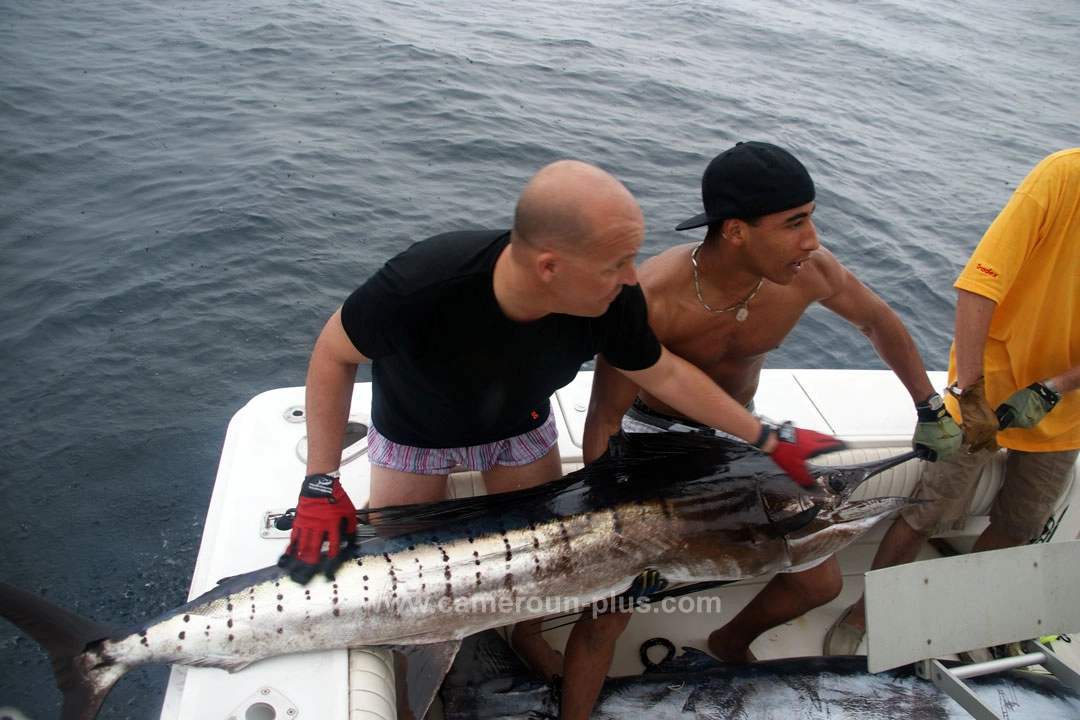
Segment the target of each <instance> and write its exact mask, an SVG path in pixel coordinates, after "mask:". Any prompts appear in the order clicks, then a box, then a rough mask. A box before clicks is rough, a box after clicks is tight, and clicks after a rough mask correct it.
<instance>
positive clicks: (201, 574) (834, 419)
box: [161, 370, 1080, 720]
mask: <svg viewBox="0 0 1080 720" xmlns="http://www.w3.org/2000/svg"><path fill="white" fill-rule="evenodd" d="M591 379H592V373H591V372H582V373H581V374H579V375H578V377H577V378H576V379H575V380H574V382H572V383H571V384H570V385H568V386H567V387H565V388H563V389H561V390H559V391H558V392H557V393H556V400H557V408H556V420H557V422H558V425H559V434H560V440H559V449H560V452H561V454H562V457H563V461H564V467H565V469H566V470H567V471H570V470H573V469H576V468H577V467H580V466H581V449H580V448H581V437H582V430H583V427H584V420H585V412H586V409H587V406H588V398H589V392H590V387H591ZM931 380H932V381H933V382H934V385H935V387H944V385H945V384H946V383H945V373H943V372H936V373H931ZM370 399H371V396H370V385H369V384H365V383H361V384H357V385H356V387H355V392H354V397H353V404H352V415H351V420H352V421H353V422H355V423H357V428H358V430H357V432H356V433H354V434H353V435H351V436H350V437H351V438H352V439H353V440H355V442H354V443H353V444H352V445H351V446H349V447H347V448H346V449H345V451H344V452H343V459H345V460H347V461H346V462H345V463H344V464H343V465H342V468H341V472H342V484H343V485H344V486H345V488H346V490H347V491H348V492H349V495H350V496H351V497H352V498H353V500H354V502H356V503H357V505H360V504H362V503H364V502H365V500H366V498H367V496H368V478H369V473H370V466H369V465H368V463H367V460H366V455H365V454H364V452H365V449H366V439H364V438H363V437H362V433H361V432H360V431H359V426H360V425H363V424H364V423H366V421H367V413H368V409H369V407H370ZM853 399H857V400H858V402H857V403H856V402H853ZM303 402H304V391H303V388H284V389H277V390H271V391H268V392H266V393H263V394H261V395H259V396H257V397H255V398H253V399H252V400H251V401H250V402H249V403H248V404H247V405H246V406H245V407H244V408H242V409H241V410H240V411H238V412H237V413H236V415H235V416H234V418H233V420H232V422H231V423H230V425H229V429H228V433H227V435H226V439H225V446H224V448H223V452H222V457H221V464H220V467H219V471H218V476H217V480H216V484H215V489H214V493H213V497H212V499H211V504H210V508H209V511H208V514H207V519H206V525H205V529H204V535H203V539H202V545H201V549H200V553H199V558H198V561H197V563H196V568H195V572H194V575H193V580H192V585H191V596H192V597H194V596H196V595H198V594H200V593H202V592H204V591H206V590H208V589H210V588H211V587H213V586H214V585H215V584H216V582H217V580H218V579H219V578H224V577H228V576H230V575H235V574H238V573H242V572H245V571H248V570H251V569H253V568H257V567H263V566H266V565H271V564H274V563H275V562H276V561H277V558H278V557H279V556H280V555H281V553H282V552H283V551H284V549H285V545H286V540H287V538H288V534H287V533H286V532H282V531H279V530H277V529H276V528H274V527H273V523H272V519H273V517H274V515H275V514H280V513H282V512H284V510H285V509H286V508H288V507H291V506H292V504H293V503H294V502H295V496H296V488H297V484H298V478H300V477H301V476H302V475H303V472H304V464H303V460H302V458H303V456H304V453H305V451H306V441H305V424H304V416H303ZM755 405H756V410H757V412H759V413H761V414H762V415H763V416H765V417H766V418H770V419H774V420H791V421H793V422H794V423H795V424H796V425H798V426H800V427H805V428H810V429H814V430H820V431H822V432H827V433H830V434H833V435H836V436H838V437H841V438H843V439H844V440H845V441H846V442H847V443H848V445H849V449H848V450H845V451H843V452H841V453H833V454H831V455H829V456H825V457H824V458H821V459H820V460H821V461H823V463H824V464H839V463H850V462H861V461H864V460H871V459H877V458H880V457H884V456H888V455H892V454H899V453H902V452H905V451H906V450H908V449H910V438H911V432H912V426H913V423H914V420H915V413H914V409H913V407H912V403H911V399H910V397H909V396H908V395H907V392H906V391H905V390H904V388H903V386H902V385H901V384H900V382H899V381H898V380H897V379H896V377H895V376H894V375H893V374H892V373H891V372H889V371H872V370H861V371H839V370H766V371H764V372H763V374H762V379H761V386H760V389H759V391H758V394H757V396H756V397H755ZM921 462H922V461H910V462H908V463H905V464H904V465H901V466H899V467H898V468H895V469H894V470H891V471H888V472H887V473H885V474H883V475H882V476H881V477H879V478H874V479H872V480H871V481H869V482H868V483H867V484H866V486H864V487H863V488H861V489H860V491H859V492H858V493H857V495H856V497H873V496H881V495H906V494H908V493H910V490H911V488H912V487H913V486H914V483H915V481H916V480H917V478H918V474H919V466H920V463H921ZM997 472H998V477H996V478H995V477H994V473H993V472H991V473H988V474H987V476H984V478H983V481H982V487H981V489H980V492H979V493H978V495H977V497H976V500H975V503H974V507H973V512H972V517H971V518H970V520H969V522H968V527H967V528H965V529H964V530H963V531H960V532H958V533H955V534H953V536H952V537H950V538H948V541H949V542H951V543H953V544H954V545H955V546H956V547H958V548H959V549H961V550H966V549H967V548H968V547H970V543H971V541H972V540H973V538H974V537H975V536H977V534H978V533H979V532H980V531H981V530H982V528H983V527H985V524H986V518H985V517H984V516H985V514H986V512H987V510H988V509H989V504H990V502H991V500H992V497H993V495H994V494H995V493H996V490H997V486H999V485H1000V476H999V475H1000V470H998V471H997ZM1075 479H1076V472H1075V471H1074V482H1073V487H1070V489H1069V491H1068V492H1067V494H1066V497H1065V498H1063V499H1062V501H1061V504H1060V506H1059V511H1058V513H1057V514H1058V521H1059V523H1058V526H1057V534H1056V535H1055V538H1054V539H1057V540H1060V539H1073V538H1077V537H1080V513H1073V516H1069V515H1067V514H1065V513H1064V512H1063V509H1064V508H1067V506H1068V503H1069V502H1071V499H1072V498H1073V496H1074V495H1076V494H1077V493H1078V492H1080V488H1078V487H1077V486H1078V485H1080V484H1078V483H1076V482H1075ZM478 491H479V492H482V484H480V483H479V478H478V475H477V474H475V473H467V472H462V473H457V474H456V475H455V477H454V479H453V482H452V484H451V487H450V488H449V490H448V492H449V493H450V494H451V495H462V494H471V493H475V492H478ZM887 522H888V521H885V522H883V523H880V524H879V525H878V526H877V527H875V528H874V529H873V530H871V531H870V532H869V533H868V534H867V535H866V536H864V537H863V538H862V539H861V540H859V541H858V542H856V543H855V544H853V545H851V546H850V547H848V548H846V549H845V550H843V551H841V552H840V553H839V554H838V556H837V557H838V559H839V561H840V566H841V569H842V572H843V574H844V589H843V591H842V593H841V594H840V596H839V597H838V598H837V599H835V600H834V601H833V602H831V603H829V604H827V605H825V606H824V607H821V608H817V609H815V610H813V611H811V612H809V613H807V614H806V615H805V616H803V617H800V618H798V619H797V620H795V621H793V622H791V623H788V624H787V625H785V626H783V627H780V628H776V629H774V630H773V631H771V632H768V633H766V634H765V635H763V636H762V637H760V638H758V640H757V641H756V642H755V643H754V645H753V646H752V648H751V649H752V651H753V652H754V653H755V654H756V655H757V657H758V658H759V659H761V660H766V659H773V658H787V657H804V656H813V655H819V654H820V653H821V644H822V639H823V637H824V633H825V631H826V629H827V628H828V627H829V625H830V624H831V623H832V622H833V620H834V619H835V618H836V617H837V616H838V615H839V613H840V612H841V611H842V610H843V608H845V607H846V606H847V605H848V604H850V603H851V602H853V601H854V600H855V599H856V598H857V597H858V596H859V595H860V594H861V593H862V589H863V574H864V573H865V572H866V571H867V570H868V569H869V566H870V560H871V558H872V557H873V554H874V551H875V548H876V544H877V541H878V540H879V539H880V537H881V535H882V534H883V533H884V530H885V526H887ZM936 554H937V551H936V550H934V549H933V548H930V549H928V550H927V551H926V552H925V553H924V557H933V556H935V555H936ZM769 578H770V576H763V577H759V578H753V579H749V580H745V581H741V582H738V583H735V584H732V585H728V586H725V587H723V588H719V589H717V590H713V591H711V592H709V593H701V594H697V595H692V596H685V597H684V598H680V599H679V600H680V604H679V605H678V609H679V610H680V611H679V612H672V613H665V612H650V613H639V614H636V615H635V617H634V618H633V619H632V620H631V623H630V626H629V628H628V630H627V631H626V632H625V633H624V634H623V635H622V637H621V638H620V640H619V643H618V646H617V652H616V657H615V661H614V663H613V666H612V669H611V673H610V674H612V675H633V674H638V673H640V672H641V671H642V669H643V665H642V663H641V661H640V658H639V649H640V647H641V644H642V643H643V642H645V641H646V640H648V639H650V638H655V637H664V638H666V639H668V640H670V641H671V642H672V643H673V644H674V645H675V646H676V647H681V646H692V647H697V648H700V649H705V640H706V638H707V637H708V634H709V632H711V631H712V630H713V629H715V628H717V627H719V626H720V625H722V624H724V623H725V622H727V621H728V620H729V619H730V618H731V617H733V616H734V614H735V613H737V612H738V611H739V610H740V609H741V608H742V607H743V606H744V605H745V604H746V603H747V602H748V601H749V600H750V599H751V598H752V597H753V596H754V595H755V594H756V593H757V592H758V591H759V590H760V589H761V587H762V586H763V585H764V583H766V582H767V581H768V580H769ZM699 597H713V598H718V599H719V603H717V602H715V601H710V600H700V599H699ZM569 629H570V628H569V627H562V628H557V629H553V630H549V631H547V632H546V635H547V637H548V639H549V641H550V642H551V643H552V645H553V646H554V647H556V648H561V647H562V645H563V643H564V642H565V638H566V636H567V635H568V633H569ZM864 651H865V648H863V649H861V650H860V652H864ZM657 652H658V654H659V651H657ZM354 669H355V668H354ZM355 682H356V681H355V680H353V681H350V668H349V653H348V652H347V651H345V650H338V651H326V652H318V653H306V654H304V655H303V656H285V657H278V658H272V659H269V660H265V661H262V662H259V663H257V664H256V665H253V666H252V667H250V668H247V669H245V670H243V671H241V672H239V673H236V674H232V675H230V674H228V673H225V672H223V671H221V670H216V669H210V668H185V667H174V668H173V671H172V675H171V678H170V683H169V688H168V691H167V693H166V697H165V702H164V706H163V711H162V715H161V717H162V719H163V720H188V719H189V718H199V719H200V720H201V719H202V718H207V717H234V716H235V717H238V718H243V717H245V713H246V712H248V710H250V708H251V707H253V706H254V705H256V704H258V703H260V702H262V703H263V704H264V705H265V706H267V707H272V708H275V709H276V710H282V709H291V711H292V713H293V714H296V713H298V714H299V715H300V716H302V717H320V718H321V717H326V718H330V717H335V718H337V717H340V718H345V717H352V718H360V717H387V718H389V717H393V716H394V715H393V714H392V712H393V709H392V708H376V707H374V706H373V707H370V708H366V709H360V710H357V708H356V704H357V703H356V702H355V701H354V702H353V706H354V707H353V714H352V715H350V710H349V707H350V700H349V696H350V686H351V684H355ZM376 682H386V680H385V678H383V679H382V680H376ZM354 689H355V688H354ZM373 702H374V701H373ZM360 704H361V705H362V704H363V701H360ZM376 704H377V703H376ZM276 710H275V712H276ZM357 713H359V714H357ZM247 716H248V717H260V716H258V715H256V716H250V715H247ZM273 716H274V715H266V717H273ZM278 716H279V717H281V715H278ZM289 716H292V715H289Z"/></svg>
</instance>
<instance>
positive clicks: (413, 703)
mask: <svg viewBox="0 0 1080 720" xmlns="http://www.w3.org/2000/svg"><path fill="white" fill-rule="evenodd" d="M389 647H390V648H391V649H393V650H394V651H395V653H401V654H402V655H404V656H405V659H406V661H407V664H406V668H405V678H404V679H405V683H406V690H407V692H408V703H409V709H410V710H412V713H413V716H414V717H417V718H422V717H425V716H426V715H427V711H428V709H429V708H430V707H431V703H432V701H433V700H434V699H435V694H436V693H437V692H438V691H439V687H440V686H442V682H443V679H444V678H445V677H446V673H448V672H449V671H450V666H451V665H452V664H453V663H454V658H456V657H457V654H458V650H460V649H461V641H460V640H449V641H447V642H441V643H431V644H428V645H390V646H389ZM398 680H399V682H398V688H399V690H400V688H401V683H400V680H401V678H399V679H398ZM398 701H399V702H400V701H401V698H400V694H399V700H398Z"/></svg>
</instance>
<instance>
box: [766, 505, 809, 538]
mask: <svg viewBox="0 0 1080 720" xmlns="http://www.w3.org/2000/svg"><path fill="white" fill-rule="evenodd" d="M821 508H822V506H821V505H814V506H813V507H811V508H807V509H806V510H803V511H802V512H799V513H796V514H794V515H792V516H791V517H786V518H784V519H783V520H776V521H775V522H771V523H769V524H768V525H765V526H764V527H762V528H761V530H759V531H758V532H759V533H760V534H761V535H763V536H765V537H768V538H776V537H783V536H784V535H788V534H790V533H793V532H796V531H798V530H802V529H803V528H804V527H806V526H807V525H809V524H810V523H812V522H813V521H814V520H815V519H816V518H817V516H818V513H820V512H821Z"/></svg>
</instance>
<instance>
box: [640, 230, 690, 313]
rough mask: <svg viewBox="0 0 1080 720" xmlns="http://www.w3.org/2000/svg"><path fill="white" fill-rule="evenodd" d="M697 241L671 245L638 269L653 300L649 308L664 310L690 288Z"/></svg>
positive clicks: (641, 279)
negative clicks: (692, 258) (691, 262)
mask: <svg viewBox="0 0 1080 720" xmlns="http://www.w3.org/2000/svg"><path fill="white" fill-rule="evenodd" d="M696 245H697V243H686V244H683V245H676V246H675V247H673V248H668V249H667V250H665V251H664V252H662V253H660V254H659V255H654V256H653V257H651V258H649V259H648V260H646V261H645V262H643V263H641V266H640V267H639V268H638V281H639V282H640V283H641V289H642V290H643V291H644V292H645V297H646V299H647V300H648V302H649V311H650V314H652V313H653V312H654V311H658V310H660V309H661V308H662V307H664V306H666V305H668V304H669V303H670V302H671V301H672V300H674V301H675V302H677V301H678V298H679V297H680V296H681V295H682V294H683V293H685V292H686V291H687V287H688V286H687V283H688V282H691V281H692V269H691V266H690V253H691V252H692V251H693V249H694V247H695V246H696Z"/></svg>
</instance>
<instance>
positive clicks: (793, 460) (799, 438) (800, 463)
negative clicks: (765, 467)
mask: <svg viewBox="0 0 1080 720" xmlns="http://www.w3.org/2000/svg"><path fill="white" fill-rule="evenodd" d="M771 432H775V433H776V435H777V439H778V440H779V441H780V442H779V443H778V444H777V446H776V449H775V450H773V451H772V453H770V455H769V457H771V458H772V459H773V462H775V463H776V464H777V465H779V466H780V469H781V470H783V471H784V472H786V473H787V474H788V475H789V476H791V479H792V480H794V481H795V482H797V483H799V484H800V485H803V486H806V487H810V486H812V485H814V484H815V482H814V478H813V477H811V476H810V471H809V470H808V469H807V467H806V460H807V459H808V458H812V457H816V456H818V455H822V454H824V453H827V452H832V451H834V450H843V449H844V447H845V445H844V443H843V441H842V440H837V439H836V438H834V437H833V436H832V435H826V434H825V433H819V432H815V431H813V430H803V429H802V428H797V427H795V426H794V425H792V424H791V423H790V422H786V423H784V424H783V425H781V426H780V427H778V428H775V429H771ZM770 434H771V433H770ZM764 444H765V442H761V443H759V445H758V446H759V447H760V446H761V445H764Z"/></svg>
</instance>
